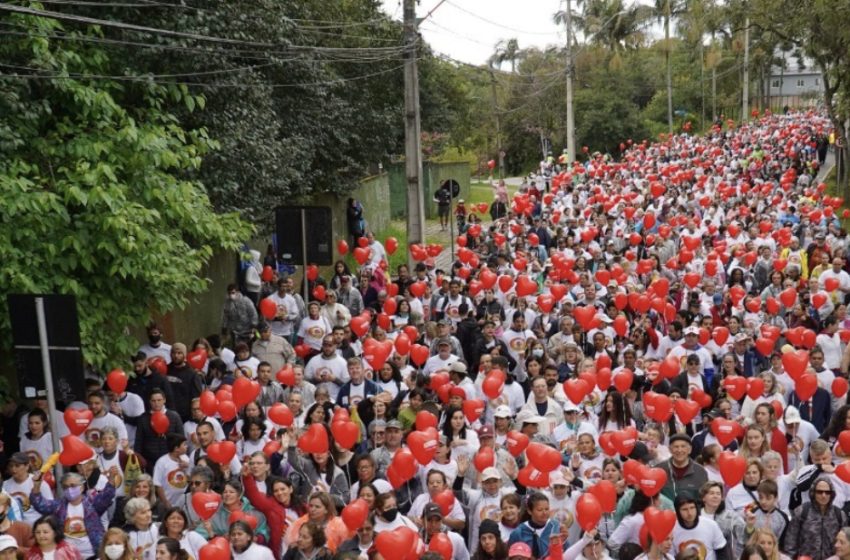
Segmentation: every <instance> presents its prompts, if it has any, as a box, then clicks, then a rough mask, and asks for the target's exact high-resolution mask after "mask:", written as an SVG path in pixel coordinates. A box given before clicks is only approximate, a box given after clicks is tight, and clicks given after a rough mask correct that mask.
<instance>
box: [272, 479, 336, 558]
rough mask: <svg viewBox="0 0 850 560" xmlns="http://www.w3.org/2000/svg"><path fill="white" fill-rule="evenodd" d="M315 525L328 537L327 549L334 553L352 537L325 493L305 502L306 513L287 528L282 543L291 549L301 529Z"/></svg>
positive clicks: (331, 500)
mask: <svg viewBox="0 0 850 560" xmlns="http://www.w3.org/2000/svg"><path fill="white" fill-rule="evenodd" d="M308 522H310V523H315V524H317V525H318V526H319V527H321V528H322V529H323V530H324V532H325V534H326V535H327V537H328V542H327V547H328V549H329V550H330V551H331V552H336V550H337V548H338V547H339V545H340V544H341V543H342V542H343V541H344V540H346V539H348V538H350V537H351V536H352V533H351V531H349V529H348V527H346V526H345V523H343V522H342V519H341V518H340V517H338V516H337V514H336V506H335V505H334V501H333V498H331V495H330V494H328V493H327V492H315V493H313V494H312V495H311V496H310V499H309V500H308V502H307V513H306V514H304V515H302V516H301V517H299V518H298V519H296V520H295V522H294V523H293V524H292V525H290V526H289V529H287V531H286V534H285V536H284V538H283V539H284V542H285V543H286V545H287V546H288V547H291V546H292V545H294V544H295V543H296V542H297V541H298V537H299V535H300V533H301V527H302V526H304V525H305V524H306V523H308Z"/></svg>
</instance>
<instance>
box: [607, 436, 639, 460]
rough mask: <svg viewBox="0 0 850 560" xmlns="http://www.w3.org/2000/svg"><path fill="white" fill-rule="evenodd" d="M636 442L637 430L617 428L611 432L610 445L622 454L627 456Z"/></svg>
mask: <svg viewBox="0 0 850 560" xmlns="http://www.w3.org/2000/svg"><path fill="white" fill-rule="evenodd" d="M635 444H637V432H636V431H634V430H619V431H616V432H614V433H612V434H611V445H612V446H613V447H614V450H615V451H616V452H617V453H619V454H620V455H623V456H626V457H627V456H629V455H630V454H631V453H632V450H633V449H634V448H635Z"/></svg>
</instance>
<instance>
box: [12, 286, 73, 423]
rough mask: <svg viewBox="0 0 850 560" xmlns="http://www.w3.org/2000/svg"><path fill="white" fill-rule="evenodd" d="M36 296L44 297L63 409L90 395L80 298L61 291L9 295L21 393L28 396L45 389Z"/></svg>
mask: <svg viewBox="0 0 850 560" xmlns="http://www.w3.org/2000/svg"><path fill="white" fill-rule="evenodd" d="M36 298H42V299H43V300H44V316H45V322H46V327H47V347H48V350H49V355H50V369H51V371H52V373H53V391H54V392H55V395H54V398H55V399H56V403H57V408H59V410H62V409H63V408H64V407H63V405H64V404H68V403H70V402H73V401H85V399H86V383H85V376H84V373H83V353H82V348H81V344H80V323H79V319H78V317H77V300H76V298H74V296H68V295H57V294H50V295H39V296H36V295H32V294H9V295H8V296H7V301H8V303H9V316H10V318H11V322H12V344H13V347H14V352H15V365H16V369H17V373H18V387H19V388H20V395H21V397H22V398H25V399H33V398H35V397H36V396H37V395H39V394H44V391H45V384H44V364H43V362H42V359H41V340H40V338H39V335H38V318H37V316H36V301H35V300H36Z"/></svg>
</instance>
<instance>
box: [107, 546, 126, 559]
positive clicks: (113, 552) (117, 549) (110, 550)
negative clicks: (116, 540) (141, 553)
mask: <svg viewBox="0 0 850 560" xmlns="http://www.w3.org/2000/svg"><path fill="white" fill-rule="evenodd" d="M103 551H104V552H105V553H106V557H107V558H109V560H118V559H119V558H121V556H123V555H124V545H123V544H108V545H106V547H104V549H103Z"/></svg>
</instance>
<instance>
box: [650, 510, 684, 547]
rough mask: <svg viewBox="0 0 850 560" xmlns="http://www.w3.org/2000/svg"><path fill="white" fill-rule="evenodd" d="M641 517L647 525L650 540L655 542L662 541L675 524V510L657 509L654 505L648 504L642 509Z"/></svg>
mask: <svg viewBox="0 0 850 560" xmlns="http://www.w3.org/2000/svg"><path fill="white" fill-rule="evenodd" d="M643 519H644V523H645V525H646V526H647V527H649V534H650V535H651V536H652V541H653V542H656V543H662V542H664V541H665V540H666V539H667V537H668V536H669V535H670V533H672V532H673V527H675V526H676V512H674V511H671V510H666V509H657V508H656V507H654V506H649V507H648V508H646V509H645V510H644V512H643Z"/></svg>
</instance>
